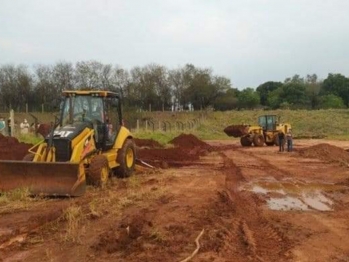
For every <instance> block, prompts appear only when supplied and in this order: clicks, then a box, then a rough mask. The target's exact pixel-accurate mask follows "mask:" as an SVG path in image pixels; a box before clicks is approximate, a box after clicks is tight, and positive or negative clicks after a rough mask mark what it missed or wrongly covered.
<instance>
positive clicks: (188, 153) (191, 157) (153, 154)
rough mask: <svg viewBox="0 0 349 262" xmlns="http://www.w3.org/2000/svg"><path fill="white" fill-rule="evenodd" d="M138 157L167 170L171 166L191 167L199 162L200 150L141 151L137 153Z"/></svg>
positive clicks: (168, 149)
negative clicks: (195, 162)
mask: <svg viewBox="0 0 349 262" xmlns="http://www.w3.org/2000/svg"><path fill="white" fill-rule="evenodd" d="M137 157H138V158H139V159H141V160H142V161H145V162H146V163H148V164H150V165H153V166H155V167H161V168H167V167H169V166H173V167H179V166H185V165H191V164H193V162H194V161H197V160H199V158H200V154H199V152H198V150H196V149H193V150H188V149H183V148H178V147H174V148H167V149H165V148H158V149H141V150H138V152H137Z"/></svg>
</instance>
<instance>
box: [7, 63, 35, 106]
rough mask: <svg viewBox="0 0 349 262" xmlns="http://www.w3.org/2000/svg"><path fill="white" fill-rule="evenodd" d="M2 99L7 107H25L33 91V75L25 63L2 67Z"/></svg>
mask: <svg viewBox="0 0 349 262" xmlns="http://www.w3.org/2000/svg"><path fill="white" fill-rule="evenodd" d="M0 86H1V96H2V100H3V102H4V104H5V106H6V107H7V108H17V109H18V110H19V109H22V110H23V109H24V105H25V104H26V103H28V102H29V100H30V97H31V95H32V91H33V76H32V75H31V73H30V72H29V70H28V68H27V67H26V66H25V65H18V66H17V67H16V66H13V65H5V66H3V67H1V69H0Z"/></svg>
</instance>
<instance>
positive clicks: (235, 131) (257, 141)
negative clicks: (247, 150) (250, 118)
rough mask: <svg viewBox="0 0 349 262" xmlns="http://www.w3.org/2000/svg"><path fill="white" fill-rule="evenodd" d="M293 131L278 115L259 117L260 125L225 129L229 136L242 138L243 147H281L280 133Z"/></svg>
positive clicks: (236, 126) (235, 126)
mask: <svg viewBox="0 0 349 262" xmlns="http://www.w3.org/2000/svg"><path fill="white" fill-rule="evenodd" d="M289 129H291V125H290V124H289V123H281V122H280V119H279V117H278V116H276V115H263V116H259V117H258V125H231V126H227V127H226V128H225V129H224V132H225V133H226V134H227V135H228V136H233V137H240V143H241V145H242V146H251V145H252V144H253V145H254V146H263V145H264V143H265V144H266V145H267V146H273V145H277V146H278V145H279V139H278V136H277V134H278V132H279V131H282V132H283V133H285V134H286V132H287V131H288V130H289Z"/></svg>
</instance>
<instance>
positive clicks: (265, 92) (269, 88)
mask: <svg viewBox="0 0 349 262" xmlns="http://www.w3.org/2000/svg"><path fill="white" fill-rule="evenodd" d="M282 85H283V84H282V83H281V82H273V81H269V82H265V83H263V84H261V85H259V86H258V87H257V89H256V91H257V92H258V93H259V96H260V98H261V105H263V106H270V104H269V103H268V96H269V93H270V92H273V91H274V90H276V89H278V88H279V87H281V86H282Z"/></svg>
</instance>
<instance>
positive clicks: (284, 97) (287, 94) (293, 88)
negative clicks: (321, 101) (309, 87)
mask: <svg viewBox="0 0 349 262" xmlns="http://www.w3.org/2000/svg"><path fill="white" fill-rule="evenodd" d="M280 98H281V103H282V102H287V103H288V104H290V105H292V106H293V107H297V108H299V107H308V106H309V105H310V101H309V97H308V96H307V94H306V88H305V84H304V83H301V82H298V81H297V82H292V81H291V82H288V83H286V84H284V85H283V86H282V92H281V94H280Z"/></svg>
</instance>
